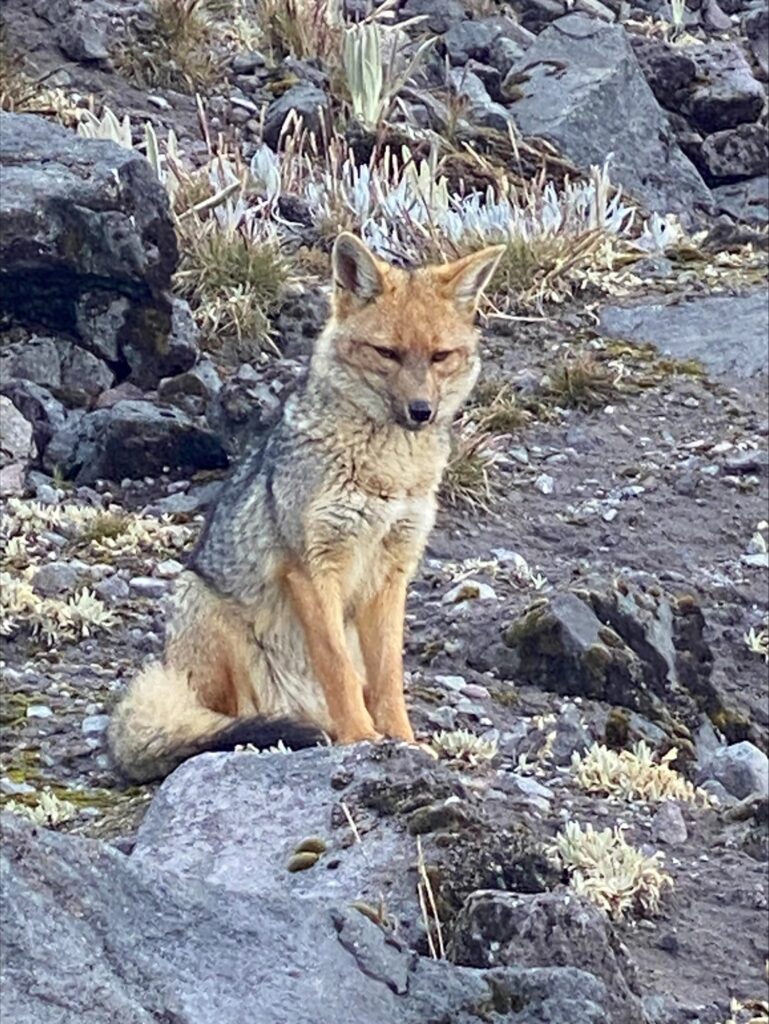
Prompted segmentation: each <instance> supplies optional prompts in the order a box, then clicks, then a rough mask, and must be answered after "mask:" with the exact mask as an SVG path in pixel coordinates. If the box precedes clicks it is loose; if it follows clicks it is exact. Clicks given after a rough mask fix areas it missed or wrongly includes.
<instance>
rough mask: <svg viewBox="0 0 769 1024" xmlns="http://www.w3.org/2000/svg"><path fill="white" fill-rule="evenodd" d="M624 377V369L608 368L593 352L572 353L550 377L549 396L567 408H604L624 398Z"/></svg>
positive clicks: (561, 359) (556, 367)
mask: <svg viewBox="0 0 769 1024" xmlns="http://www.w3.org/2000/svg"><path fill="white" fill-rule="evenodd" d="M621 378H622V371H621V369H618V368H614V367H611V366H608V365H607V364H606V363H604V362H602V361H600V360H599V359H597V358H596V356H594V355H593V354H592V353H590V352H577V353H569V354H567V355H564V356H562V357H561V358H560V359H558V361H557V362H556V364H555V366H554V368H553V370H552V372H550V373H549V374H548V375H547V380H546V385H547V393H548V395H549V396H550V397H551V398H552V399H553V400H554V401H556V402H557V403H558V404H559V405H562V406H565V407H567V408H572V409H582V410H583V411H590V410H592V409H602V408H603V407H604V406H605V405H608V404H610V403H611V402H612V401H615V400H616V399H617V398H618V397H619V396H620V394H621V391H620V386H619V385H620V380H621Z"/></svg>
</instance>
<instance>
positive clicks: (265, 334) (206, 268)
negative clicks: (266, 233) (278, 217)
mask: <svg viewBox="0 0 769 1024" xmlns="http://www.w3.org/2000/svg"><path fill="white" fill-rule="evenodd" d="M180 236H181V241H182V251H183V256H182V261H181V266H180V269H179V272H178V274H177V288H178V291H179V294H181V295H182V296H183V297H184V298H186V299H188V301H189V302H190V305H191V306H192V310H193V313H194V315H195V318H196V320H197V322H198V325H199V326H200V328H201V330H202V332H203V335H204V338H205V340H206V342H207V344H208V346H209V347H210V348H213V349H219V348H221V347H222V346H223V345H228V344H231V345H233V346H234V348H235V350H236V353H237V354H238V355H240V356H243V357H246V358H247V357H248V356H249V355H252V354H253V353H254V352H256V351H259V350H261V349H262V348H265V347H267V348H271V349H272V350H273V351H277V350H276V348H275V343H274V342H273V341H272V338H271V334H270V320H269V318H270V315H271V314H272V313H274V312H275V311H276V309H277V307H278V302H279V299H280V296H281V294H282V291H283V286H284V285H285V283H286V280H287V277H288V266H287V264H286V261H285V259H284V257H283V255H282V253H281V250H280V246H279V244H278V241H277V239H272V238H267V239H258V238H256V239H255V238H253V237H251V236H250V235H249V234H248V233H247V232H246V231H245V230H241V229H240V228H238V227H236V228H221V227H220V226H219V225H218V223H217V222H216V220H215V219H213V218H212V219H209V220H206V221H203V220H200V219H199V218H198V217H196V216H192V217H188V218H186V219H185V220H183V221H181V222H180Z"/></svg>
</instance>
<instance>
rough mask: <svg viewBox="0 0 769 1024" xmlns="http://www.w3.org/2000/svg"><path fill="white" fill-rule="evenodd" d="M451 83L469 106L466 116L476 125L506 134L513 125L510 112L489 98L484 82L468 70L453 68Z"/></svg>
mask: <svg viewBox="0 0 769 1024" xmlns="http://www.w3.org/2000/svg"><path fill="white" fill-rule="evenodd" d="M449 83H450V85H451V89H452V91H453V92H454V93H456V95H457V96H459V97H461V98H462V99H463V100H464V101H465V103H466V104H467V108H466V110H465V111H464V116H465V117H466V118H467V120H468V121H470V122H471V123H472V124H474V125H480V126H481V127H482V128H493V129H495V130H496V131H498V132H506V131H507V129H508V126H509V125H510V124H511V123H512V117H511V115H510V112H509V111H508V110H507V109H506V108H505V107H503V106H502V104H501V103H495V102H494V101H493V100H492V99H491V97H490V96H489V93H488V90H487V88H486V86H485V85H484V83H483V82H482V80H481V79H480V78H479V76H478V75H476V74H475V73H474V72H473V71H468V70H467V69H466V68H451V70H450V71H449Z"/></svg>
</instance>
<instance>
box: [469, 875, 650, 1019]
mask: <svg viewBox="0 0 769 1024" xmlns="http://www.w3.org/2000/svg"><path fill="white" fill-rule="evenodd" d="M449 956H450V957H451V959H452V960H453V961H454V962H455V963H458V964H462V965H465V966H468V967H496V966H501V965H513V964H514V965H515V966H516V967H555V966H558V967H564V966H568V967H579V968H580V969H581V970H586V971H589V972H590V974H593V975H595V976H596V977H598V978H600V979H601V980H602V981H603V983H604V984H605V985H606V989H607V991H608V992H609V1006H610V1011H609V1012H610V1017H608V1018H607V1020H612V1021H622V1024H646V1018H645V1016H644V1013H643V1010H642V1008H641V1002H640V999H639V988H638V984H637V981H636V972H635V965H634V964H633V962H632V960H631V959H630V957H629V955H628V952H627V950H626V949H625V947H624V946H623V945H622V943H621V942H620V941H619V938H618V937H617V934H616V933H615V931H614V928H613V926H612V924H611V922H610V921H609V918H608V916H607V915H606V914H605V913H604V912H603V911H602V910H599V909H598V907H596V906H595V905H594V904H592V903H590V902H589V901H588V900H586V899H584V898H583V897H580V896H576V895H574V894H573V893H571V892H546V893H537V894H534V895H528V894H525V893H508V892H485V891H480V892H476V893H473V895H472V896H470V897H468V899H467V901H466V903H465V905H464V907H463V908H462V910H461V912H460V914H459V916H458V917H457V920H456V923H455V926H454V930H453V935H452V938H451V942H450V945H449Z"/></svg>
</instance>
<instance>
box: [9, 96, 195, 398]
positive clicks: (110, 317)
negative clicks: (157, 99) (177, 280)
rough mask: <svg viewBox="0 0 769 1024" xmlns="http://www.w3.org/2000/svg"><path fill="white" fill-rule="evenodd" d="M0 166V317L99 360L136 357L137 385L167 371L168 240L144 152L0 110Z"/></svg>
mask: <svg viewBox="0 0 769 1024" xmlns="http://www.w3.org/2000/svg"><path fill="white" fill-rule="evenodd" d="M0 163H1V164H2V168H3V187H2V190H1V191H0V268H1V269H0V284H2V289H1V291H2V300H0V312H2V313H3V314H4V315H5V316H6V317H8V318H10V320H11V321H12V322H15V323H19V324H21V325H34V326H42V327H49V328H53V329H55V331H56V333H57V334H58V333H62V332H66V333H67V334H68V335H69V336H71V337H72V339H73V340H75V341H77V342H82V344H83V345H84V346H85V347H91V348H92V349H93V350H94V351H95V354H96V355H99V356H100V357H104V358H106V359H108V360H109V361H111V362H115V363H118V362H120V360H121V358H122V354H123V351H124V350H125V349H127V348H133V349H135V350H138V351H140V352H141V353H142V356H143V359H142V368H141V375H142V378H143V381H140V383H142V382H145V383H154V382H156V381H157V380H158V379H159V378H160V377H161V376H163V375H167V373H168V372H179V370H178V369H176V368H174V369H172V370H170V371H169V369H168V367H167V363H168V358H167V355H168V353H167V349H168V336H169V333H170V331H171V321H172V304H171V300H170V297H169V294H168V292H169V290H170V287H171V275H172V274H173V272H174V270H175V269H176V264H177V258H178V253H177V244H176V236H175V234H174V228H173V224H172V221H171V216H170V212H169V207H168V197H167V195H166V192H165V190H164V188H163V186H162V185H161V184H160V182H159V181H158V179H157V177H156V176H155V174H154V172H153V170H152V168H151V167H150V165H149V163H148V162H147V161H146V160H145V159H144V157H143V156H141V154H139V153H137V152H135V151H134V150H129V149H125V148H123V147H121V146H118V145H116V144H115V143H112V142H107V141H104V140H94V139H85V138H81V137H80V136H78V135H75V134H74V133H73V132H71V131H68V130H66V129H64V128H61V127H59V126H58V125H55V124H52V123H51V122H50V121H46V120H44V119H42V118H39V117H35V116H33V115H29V114H9V113H0ZM104 325H106V326H108V327H109V330H108V332H107V335H106V337H105V338H104V339H103V340H102V339H101V334H100V330H99V327H100V326H104ZM171 355H172V357H173V353H172V354H171ZM172 361H173V358H172ZM188 365H190V364H189V363H188ZM186 368H187V367H186V366H185V367H182V369H186Z"/></svg>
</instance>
